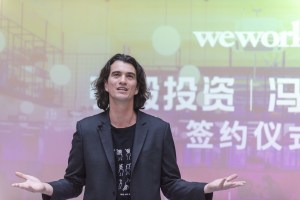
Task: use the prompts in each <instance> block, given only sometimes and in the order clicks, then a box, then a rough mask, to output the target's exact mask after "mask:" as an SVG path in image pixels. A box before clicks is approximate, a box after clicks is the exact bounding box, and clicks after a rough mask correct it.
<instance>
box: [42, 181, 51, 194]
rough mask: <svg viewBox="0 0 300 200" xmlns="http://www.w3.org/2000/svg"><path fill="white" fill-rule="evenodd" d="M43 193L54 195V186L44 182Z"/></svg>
mask: <svg viewBox="0 0 300 200" xmlns="http://www.w3.org/2000/svg"><path fill="white" fill-rule="evenodd" d="M42 193H43V194H46V195H48V196H52V194H53V187H52V186H51V185H50V184H49V183H44V191H43V192H42Z"/></svg>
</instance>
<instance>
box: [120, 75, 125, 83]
mask: <svg viewBox="0 0 300 200" xmlns="http://www.w3.org/2000/svg"><path fill="white" fill-rule="evenodd" d="M120 83H126V77H125V75H122V76H121V77H120Z"/></svg>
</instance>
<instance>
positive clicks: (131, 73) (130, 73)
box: [126, 72, 135, 76]
mask: <svg viewBox="0 0 300 200" xmlns="http://www.w3.org/2000/svg"><path fill="white" fill-rule="evenodd" d="M126 74H129V75H133V76H135V73H133V72H127V73H126Z"/></svg>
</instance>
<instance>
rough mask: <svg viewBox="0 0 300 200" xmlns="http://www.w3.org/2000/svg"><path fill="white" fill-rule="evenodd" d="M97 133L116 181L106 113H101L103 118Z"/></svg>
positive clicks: (111, 142) (109, 128)
mask: <svg viewBox="0 0 300 200" xmlns="http://www.w3.org/2000/svg"><path fill="white" fill-rule="evenodd" d="M98 133H99V135H100V139H101V142H102V145H103V148H104V151H105V154H106V157H107V160H108V162H109V165H110V167H111V170H112V173H113V175H114V178H115V180H116V170H115V155H114V149H113V141H112V135H111V126H110V120H109V116H108V112H107V111H106V112H104V113H103V117H102V118H101V122H100V125H99V126H98Z"/></svg>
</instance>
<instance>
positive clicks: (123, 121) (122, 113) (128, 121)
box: [109, 106, 136, 128]
mask: <svg viewBox="0 0 300 200" xmlns="http://www.w3.org/2000/svg"><path fill="white" fill-rule="evenodd" d="M109 118H110V123H111V124H112V125H113V126H114V127H116V128H125V127H129V126H132V125H133V124H135V123H136V113H135V112H134V110H133V108H128V106H127V107H123V106H117V107H115V106H113V107H110V108H109Z"/></svg>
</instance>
